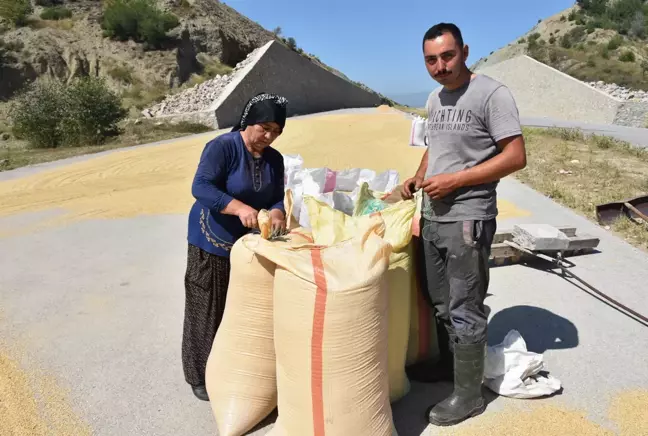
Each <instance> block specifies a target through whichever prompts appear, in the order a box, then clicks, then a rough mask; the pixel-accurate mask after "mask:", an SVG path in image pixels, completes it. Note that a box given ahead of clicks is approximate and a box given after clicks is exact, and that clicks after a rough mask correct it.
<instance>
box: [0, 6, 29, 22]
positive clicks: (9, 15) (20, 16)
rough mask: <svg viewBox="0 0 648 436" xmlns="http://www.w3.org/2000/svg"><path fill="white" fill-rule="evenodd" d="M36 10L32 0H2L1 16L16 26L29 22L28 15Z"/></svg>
mask: <svg viewBox="0 0 648 436" xmlns="http://www.w3.org/2000/svg"><path fill="white" fill-rule="evenodd" d="M32 12H34V8H32V5H31V2H30V0H0V17H2V18H4V19H5V20H7V21H9V22H10V23H12V24H13V25H14V26H24V25H25V24H27V17H28V16H29V15H30V14H31V13H32Z"/></svg>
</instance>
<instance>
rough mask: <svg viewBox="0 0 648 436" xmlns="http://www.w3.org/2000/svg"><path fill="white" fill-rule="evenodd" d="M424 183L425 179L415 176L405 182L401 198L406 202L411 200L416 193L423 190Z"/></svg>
mask: <svg viewBox="0 0 648 436" xmlns="http://www.w3.org/2000/svg"><path fill="white" fill-rule="evenodd" d="M422 183H423V177H419V176H414V177H410V178H409V179H407V180H405V182H404V183H403V187H402V189H401V197H403V199H404V200H409V199H411V198H414V193H415V192H416V191H418V190H419V189H421V184H422Z"/></svg>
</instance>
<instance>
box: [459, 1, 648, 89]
mask: <svg viewBox="0 0 648 436" xmlns="http://www.w3.org/2000/svg"><path fill="white" fill-rule="evenodd" d="M647 38H648V3H646V2H644V1H643V0H615V1H606V0H582V1H578V2H577V3H576V4H575V5H574V6H572V7H570V8H568V9H566V10H564V11H562V12H560V13H558V14H555V15H553V16H551V17H549V18H546V19H544V20H540V21H539V22H538V24H537V25H536V26H534V27H533V28H532V29H531V30H529V32H527V33H526V34H524V35H522V36H521V37H520V38H519V39H517V40H516V41H514V42H511V43H510V44H508V45H507V46H505V47H502V48H500V49H499V50H497V51H494V52H492V53H491V54H490V55H489V56H487V57H485V58H482V59H480V60H479V61H477V62H476V63H475V64H474V65H473V66H472V67H473V68H474V69H480V68H483V67H486V66H490V65H493V64H495V63H498V62H501V61H504V60H507V59H511V58H513V57H515V56H519V55H521V54H527V55H529V56H531V57H533V58H534V59H536V60H538V61H540V62H543V63H545V64H547V65H550V66H552V67H553V68H556V69H558V70H560V71H562V72H564V73H566V74H569V75H571V76H572V77H574V78H576V79H579V80H582V81H585V82H590V83H591V84H593V85H594V86H596V87H598V88H600V89H601V90H603V91H605V92H609V93H613V94H615V95H616V96H617V97H619V98H622V99H629V98H632V97H633V96H634V97H640V98H642V99H643V98H644V97H645V98H648V95H647V94H644V93H637V92H634V91H633V90H635V91H636V90H644V91H648V40H647ZM601 82H602V83H601ZM610 85H612V86H610ZM614 85H617V86H620V87H625V88H628V89H619V88H618V87H617V86H614Z"/></svg>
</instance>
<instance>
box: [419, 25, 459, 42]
mask: <svg viewBox="0 0 648 436" xmlns="http://www.w3.org/2000/svg"><path fill="white" fill-rule="evenodd" d="M446 32H449V33H451V34H452V36H454V39H455V40H456V41H457V44H459V47H461V48H463V46H464V41H463V36H461V30H459V28H458V27H457V26H456V25H455V24H452V23H439V24H435V25H434V26H432V27H430V28H429V29H428V31H427V32H425V36H424V37H423V46H425V41H428V40H430V39H436V38H438V37H439V36H441V35H443V34H444V33H446Z"/></svg>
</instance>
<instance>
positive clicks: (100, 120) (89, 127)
mask: <svg viewBox="0 0 648 436" xmlns="http://www.w3.org/2000/svg"><path fill="white" fill-rule="evenodd" d="M66 94H67V100H68V101H69V109H68V114H67V115H66V117H65V118H64V120H63V123H62V124H63V126H64V127H63V132H64V135H65V143H66V145H81V144H83V143H87V144H90V145H95V144H99V143H101V142H103V140H104V139H105V138H106V137H108V136H111V135H115V134H117V133H118V129H117V123H118V122H119V121H121V120H123V119H124V118H125V117H126V114H127V111H126V110H125V109H124V108H123V107H122V105H121V100H120V98H119V97H118V96H117V95H116V94H115V93H114V92H112V91H111V90H110V89H109V88H108V87H107V86H106V83H105V81H104V80H103V79H100V78H96V77H87V78H83V79H79V80H77V81H75V82H74V83H73V84H72V85H70V86H69V87H68V88H67V93H66Z"/></svg>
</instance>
